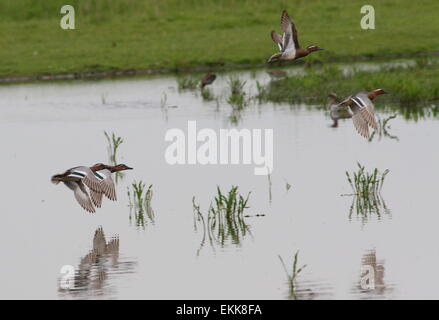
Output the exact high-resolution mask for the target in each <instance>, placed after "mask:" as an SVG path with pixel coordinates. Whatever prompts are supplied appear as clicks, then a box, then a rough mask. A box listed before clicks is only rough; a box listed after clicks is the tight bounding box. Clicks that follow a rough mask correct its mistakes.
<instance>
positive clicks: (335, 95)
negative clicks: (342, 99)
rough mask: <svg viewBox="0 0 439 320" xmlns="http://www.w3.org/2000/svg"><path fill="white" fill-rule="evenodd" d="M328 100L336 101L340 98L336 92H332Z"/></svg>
mask: <svg viewBox="0 0 439 320" xmlns="http://www.w3.org/2000/svg"><path fill="white" fill-rule="evenodd" d="M328 98H329V99H331V100H334V101H335V100H337V98H338V96H337V94H336V93H335V92H330V93H328Z"/></svg>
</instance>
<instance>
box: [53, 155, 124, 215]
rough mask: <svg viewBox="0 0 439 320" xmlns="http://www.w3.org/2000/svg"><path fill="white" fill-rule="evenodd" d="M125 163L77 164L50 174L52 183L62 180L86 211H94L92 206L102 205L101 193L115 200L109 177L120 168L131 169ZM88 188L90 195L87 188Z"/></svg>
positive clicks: (111, 180)
mask: <svg viewBox="0 0 439 320" xmlns="http://www.w3.org/2000/svg"><path fill="white" fill-rule="evenodd" d="M131 169H132V168H130V167H128V166H127V165H125V164H118V165H115V166H109V165H105V164H103V163H97V164H95V165H93V166H91V167H86V166H78V167H74V168H70V169H68V170H66V171H65V172H64V173H61V174H56V175H54V176H52V179H51V181H52V183H54V184H58V183H60V182H63V183H64V185H66V186H67V187H68V188H69V189H70V190H72V191H73V194H74V196H75V199H76V201H78V203H79V205H80V206H81V207H82V208H83V209H84V210H86V211H88V212H91V213H94V212H96V209H95V207H94V206H96V207H98V208H100V207H101V205H102V195H105V196H106V197H107V198H108V199H110V200H113V201H115V200H116V188H115V185H114V182H113V179H112V177H111V173H113V172H118V171H122V170H131ZM86 187H88V189H89V190H90V195H89V193H88V191H87V188H86Z"/></svg>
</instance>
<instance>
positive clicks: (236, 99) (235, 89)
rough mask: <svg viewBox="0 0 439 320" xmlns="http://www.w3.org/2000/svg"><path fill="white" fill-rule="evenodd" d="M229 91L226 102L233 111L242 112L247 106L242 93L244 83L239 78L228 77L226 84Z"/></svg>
mask: <svg viewBox="0 0 439 320" xmlns="http://www.w3.org/2000/svg"><path fill="white" fill-rule="evenodd" d="M227 83H228V86H229V90H230V95H229V97H228V98H227V102H228V103H229V104H230V105H231V106H232V108H233V109H235V110H242V109H244V107H245V106H246V105H247V103H248V101H247V99H246V93H245V92H244V87H245V83H246V82H245V81H242V80H240V79H239V78H233V77H230V78H229V81H228V82H227Z"/></svg>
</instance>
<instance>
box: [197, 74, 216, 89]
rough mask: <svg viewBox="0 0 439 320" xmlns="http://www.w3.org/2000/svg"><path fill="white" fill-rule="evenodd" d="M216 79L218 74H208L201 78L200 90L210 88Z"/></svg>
mask: <svg viewBox="0 0 439 320" xmlns="http://www.w3.org/2000/svg"><path fill="white" fill-rule="evenodd" d="M215 79H216V74H213V73H207V74H205V75H204V76H203V77H202V78H201V82H200V88H201V89H203V88H204V87H205V86H208V85H209V84H211V83H212V82H214V81H215Z"/></svg>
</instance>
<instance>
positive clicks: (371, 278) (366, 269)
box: [352, 249, 393, 298]
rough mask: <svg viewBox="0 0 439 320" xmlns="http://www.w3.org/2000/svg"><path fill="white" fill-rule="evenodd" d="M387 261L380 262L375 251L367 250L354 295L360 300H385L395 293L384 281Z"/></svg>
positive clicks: (353, 291)
mask: <svg viewBox="0 0 439 320" xmlns="http://www.w3.org/2000/svg"><path fill="white" fill-rule="evenodd" d="M384 278H385V261H384V260H378V259H377V254H376V250H375V249H371V250H367V251H366V253H365V254H364V255H363V257H362V259H361V272H360V277H359V279H358V282H356V283H355V284H354V287H353V289H352V293H353V294H355V295H359V296H360V298H385V297H387V296H388V294H390V293H391V292H392V291H393V286H389V285H387V284H386V282H385V281H384Z"/></svg>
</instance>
